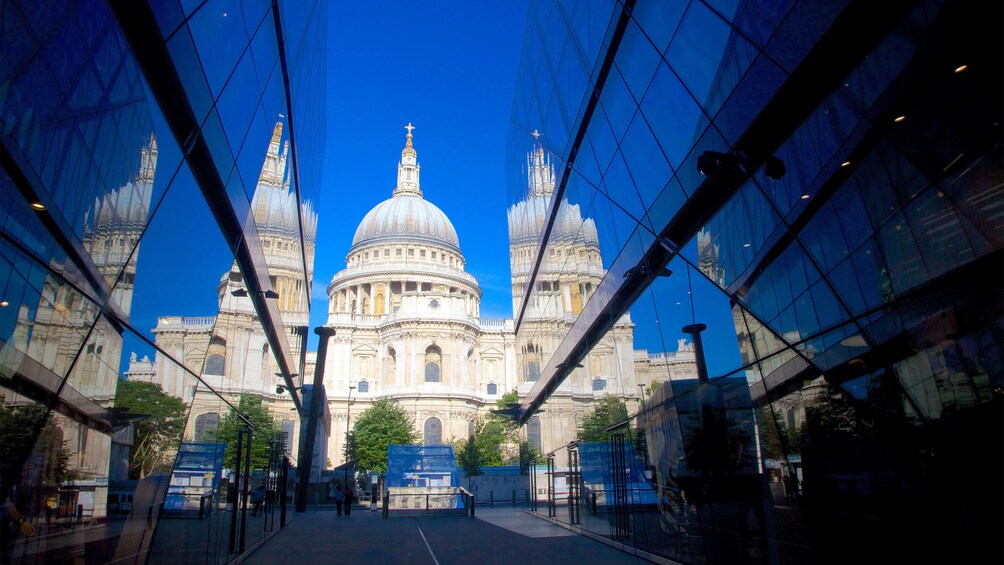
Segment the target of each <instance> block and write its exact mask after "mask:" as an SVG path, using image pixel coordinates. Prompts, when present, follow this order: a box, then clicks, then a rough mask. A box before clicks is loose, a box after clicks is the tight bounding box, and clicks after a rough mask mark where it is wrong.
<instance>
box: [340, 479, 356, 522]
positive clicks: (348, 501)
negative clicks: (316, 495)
mask: <svg viewBox="0 0 1004 565" xmlns="http://www.w3.org/2000/svg"><path fill="white" fill-rule="evenodd" d="M342 492H343V493H344V495H345V515H346V516H348V515H350V514H351V513H352V499H354V498H355V497H356V493H355V492H353V490H352V486H351V485H345V490H344V491H342Z"/></svg>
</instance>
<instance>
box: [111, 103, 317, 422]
mask: <svg viewBox="0 0 1004 565" xmlns="http://www.w3.org/2000/svg"><path fill="white" fill-rule="evenodd" d="M288 153H289V141H288V140H284V138H283V124H282V122H278V123H276V125H275V128H274V130H273V133H272V138H271V140H270V141H269V145H268V149H267V152H266V155H265V159H264V163H263V165H262V169H261V172H260V174H259V177H258V182H257V185H256V189H255V192H254V198H253V199H252V201H251V209H250V213H251V215H252V217H253V219H254V225H255V227H256V229H257V236H258V240H259V241H260V243H261V252H262V255H263V258H264V261H265V264H266V265H267V266H268V273H269V285H270V286H269V288H270V289H271V290H274V291H275V292H276V293H277V294H278V298H277V299H276V303H277V306H278V309H279V312H280V315H281V317H282V324H283V326H284V327H285V328H286V330H287V332H288V333H289V343H290V347H291V349H292V350H293V351H292V353H293V355H294V357H295V358H297V359H298V358H299V357H300V339H299V338H298V336H299V335H301V330H299V329H298V328H299V327H302V326H306V325H307V324H308V318H309V312H308V306H307V301H308V293H309V292H310V289H309V287H305V286H304V284H303V282H302V280H303V278H302V276H301V273H302V271H303V265H304V261H306V267H307V280H308V281H309V280H310V278H311V276H312V270H313V259H314V243H315V241H316V237H317V213H316V212H315V211H314V209H313V205H312V203H311V202H310V201H307V200H305V201H304V202H303V204H302V205H298V204H297V197H296V193H295V192H294V191H293V190H292V189H291V187H290V170H289V167H288ZM301 222H302V230H303V240H302V241H303V242H304V243H303V247H302V248H301V245H300V241H301V239H300V229H301ZM244 288H245V287H244V281H243V276H242V273H241V272H240V270H239V269H238V268H237V266H236V264H234V265H233V266H232V267H231V268H230V270H229V271H228V272H226V273H224V274H223V275H222V276H221V277H220V280H219V284H218V285H217V294H218V299H219V306H220V307H219V311H218V313H217V315H216V316H203V317H186V316H162V317H160V318H158V319H157V327H156V328H154V329H153V334H154V336H155V338H156V343H157V345H158V347H160V348H161V349H163V350H164V351H165V352H166V353H168V354H169V355H170V356H171V357H173V358H174V359H176V360H179V361H182V363H184V366H185V367H186V368H187V369H188V370H190V371H192V372H194V373H196V374H199V375H201V378H202V380H203V382H204V383H205V385H203V386H208V387H212V389H213V390H215V391H217V392H219V393H221V394H223V395H224V396H226V397H228V398H232V399H234V400H236V399H237V397H238V396H239V395H240V394H241V393H246V392H249V393H254V394H259V395H262V396H266V397H268V398H275V397H276V393H275V385H276V377H275V373H276V372H277V371H278V369H277V367H276V364H275V360H274V357H273V355H272V353H271V352H270V350H269V344H268V341H267V339H266V337H265V335H264V332H263V331H262V329H261V324H260V323H259V322H258V321H257V319H256V313H255V310H254V307H253V305H252V303H251V299H250V298H249V297H247V296H246V295H244V296H238V295H239V294H240V291H241V290H243V289H244ZM235 291H236V294H235ZM293 338H296V339H293ZM128 376H129V378H130V379H136V380H146V381H153V382H157V383H158V384H160V385H161V387H162V388H163V389H164V390H165V392H167V393H168V394H170V395H173V396H177V397H180V398H182V399H183V400H184V401H185V402H186V403H188V404H192V405H193V411H192V417H191V418H189V424H188V430H187V431H186V437H188V438H194V439H197V440H205V439H207V438H208V437H209V436H210V435H211V433H213V432H215V428H216V423H217V422H219V421H220V419H221V418H222V416H223V415H222V414H220V413H219V410H220V408H219V400H218V397H216V395H215V394H212V393H211V392H210V391H209V389H208V388H200V387H197V386H195V385H193V382H192V380H191V378H190V376H188V375H187V374H186V372H185V370H184V369H183V368H182V367H180V366H178V365H177V364H176V363H174V362H173V361H172V360H171V359H169V358H167V357H166V356H162V355H158V356H157V357H156V358H155V359H154V360H150V359H149V358H146V357H144V358H142V359H136V358H135V355H134V356H133V358H132V362H131V363H130V368H129V371H128ZM235 404H236V402H235ZM290 406H292V405H290ZM276 410H277V411H278V409H276ZM277 416H279V417H281V418H283V419H289V418H290V416H289V413H288V412H286V413H283V414H278V413H277ZM211 431H212V432H211Z"/></svg>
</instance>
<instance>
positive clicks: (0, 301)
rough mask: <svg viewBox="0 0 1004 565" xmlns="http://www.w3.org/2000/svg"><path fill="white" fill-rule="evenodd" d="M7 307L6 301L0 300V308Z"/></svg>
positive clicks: (8, 304) (8, 303)
mask: <svg viewBox="0 0 1004 565" xmlns="http://www.w3.org/2000/svg"><path fill="white" fill-rule="evenodd" d="M8 306H10V302H7V301H6V300H0V308H6V307H8Z"/></svg>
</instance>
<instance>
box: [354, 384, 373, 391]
mask: <svg viewBox="0 0 1004 565" xmlns="http://www.w3.org/2000/svg"><path fill="white" fill-rule="evenodd" d="M356 384H357V385H358V387H359V389H358V390H359V392H369V391H370V383H368V382H366V381H359V382H358V383H356Z"/></svg>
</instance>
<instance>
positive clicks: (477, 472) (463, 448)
mask: <svg viewBox="0 0 1004 565" xmlns="http://www.w3.org/2000/svg"><path fill="white" fill-rule="evenodd" d="M476 438H477V435H472V436H471V437H469V438H467V441H466V442H457V443H459V444H461V445H460V446H459V447H460V449H459V450H458V451H457V466H458V467H460V468H461V469H462V470H463V471H464V476H465V477H467V488H471V477H479V476H481V475H483V474H484V473H482V472H481V466H482V465H483V463H482V462H481V450H479V449H478V445H477V439H476ZM456 447H457V446H456V445H455V446H454V448H456Z"/></svg>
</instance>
